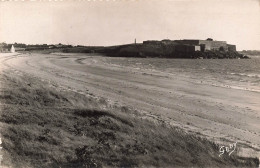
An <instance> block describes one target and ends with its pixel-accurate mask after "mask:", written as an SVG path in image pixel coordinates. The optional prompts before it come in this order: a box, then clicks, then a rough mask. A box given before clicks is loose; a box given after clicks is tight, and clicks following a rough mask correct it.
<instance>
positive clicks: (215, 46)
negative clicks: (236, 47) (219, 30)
mask: <svg viewBox="0 0 260 168" xmlns="http://www.w3.org/2000/svg"><path fill="white" fill-rule="evenodd" d="M176 42H178V43H180V44H187V45H197V46H198V45H199V46H201V51H207V50H209V51H212V50H213V51H216V50H217V51H218V50H223V51H228V46H227V42H226V41H214V40H213V39H211V38H208V39H207V40H187V39H184V40H176Z"/></svg>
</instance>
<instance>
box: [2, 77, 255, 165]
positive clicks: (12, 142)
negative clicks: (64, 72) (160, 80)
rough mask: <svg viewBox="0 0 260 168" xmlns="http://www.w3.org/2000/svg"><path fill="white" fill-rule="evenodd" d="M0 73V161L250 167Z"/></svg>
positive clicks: (135, 116)
mask: <svg viewBox="0 0 260 168" xmlns="http://www.w3.org/2000/svg"><path fill="white" fill-rule="evenodd" d="M11 75H12V73H10V74H9V75H8V76H6V75H3V76H2V78H1V81H3V83H2V85H1V87H2V90H1V92H0V101H1V103H2V104H3V105H2V111H1V116H0V121H1V123H2V129H1V136H2V137H1V138H2V141H3V144H2V146H3V151H6V154H4V159H3V162H4V163H3V164H4V165H7V166H8V165H9V166H12V167H107V166H109V167H150V166H154V167H191V166H193V167H256V166H257V165H258V159H253V158H241V157H238V156H237V155H236V153H233V154H232V155H231V156H230V157H229V156H228V155H223V157H219V156H218V154H219V152H218V150H219V146H218V145H216V144H215V143H213V142H210V141H208V140H206V139H203V138H201V137H197V136H195V135H191V134H187V133H185V132H183V131H182V130H181V129H178V128H172V127H170V126H167V125H165V124H160V123H159V124H158V123H157V122H153V121H152V120H147V119H142V118H141V117H142V116H141V114H139V113H138V111H135V110H134V109H131V108H130V107H118V106H114V105H109V104H108V103H107V101H106V100H105V99H97V98H92V97H89V96H85V95H81V94H78V93H75V92H70V91H58V90H56V89H54V88H52V87H49V86H48V84H47V83H44V82H41V81H39V80H37V79H35V78H29V77H26V76H23V77H18V76H17V77H10V76H11Z"/></svg>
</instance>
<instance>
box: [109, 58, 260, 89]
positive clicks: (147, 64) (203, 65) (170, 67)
mask: <svg viewBox="0 0 260 168" xmlns="http://www.w3.org/2000/svg"><path fill="white" fill-rule="evenodd" d="M110 61H111V63H112V64H119V65H123V66H131V67H134V68H137V69H139V68H140V69H148V70H157V71H163V72H167V73H170V74H172V75H179V76H183V77H188V78H189V79H191V80H194V81H195V82H203V83H207V84H210V85H216V86H221V87H231V88H234V89H244V90H250V91H257V92H260V56H254V57H251V59H163V58H149V59H147V58H120V59H118V58H114V59H113V58H112V59H111V60H110Z"/></svg>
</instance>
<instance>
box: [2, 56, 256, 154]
mask: <svg viewBox="0 0 260 168" xmlns="http://www.w3.org/2000/svg"><path fill="white" fill-rule="evenodd" d="M111 59H112V58H108V57H102V56H96V55H93V56H92V55H87V56H86V55H80V54H68V55H67V54H52V55H44V54H42V55H41V54H19V55H15V56H9V55H5V56H1V68H2V70H4V71H5V72H9V73H13V74H12V75H23V74H29V75H32V76H35V77H37V78H38V79H39V80H42V81H47V82H48V83H49V85H50V87H54V88H56V89H60V90H64V89H65V90H66V89H69V90H72V91H75V92H78V93H81V94H84V95H90V96H93V97H102V98H105V99H106V100H107V101H109V102H110V103H111V104H118V105H124V106H130V107H133V108H137V110H139V111H141V112H142V113H143V114H144V115H143V117H144V118H150V119H153V120H160V121H164V122H165V123H166V124H171V125H175V126H178V127H181V128H184V129H185V130H187V132H191V133H195V134H198V135H203V136H206V137H208V138H210V139H212V140H214V141H215V142H219V143H222V144H225V143H227V142H228V141H231V142H238V144H239V145H238V146H239V147H240V148H243V150H242V149H241V151H240V154H241V155H246V156H248V155H249V156H253V157H255V156H258V157H259V153H258V152H257V151H259V149H260V132H259V130H260V125H259V118H260V113H259V111H260V103H259V97H260V93H259V92H254V91H246V90H239V89H232V88H225V87H218V86H213V85H209V84H205V83H203V82H201V83H199V82H196V81H194V80H192V79H190V78H187V77H185V76H182V75H178V74H169V73H167V72H163V71H156V70H152V69H140V68H133V67H132V66H131V65H129V66H122V65H120V64H111V62H110V60H111ZM113 59H114V58H113ZM251 148H254V150H253V149H251Z"/></svg>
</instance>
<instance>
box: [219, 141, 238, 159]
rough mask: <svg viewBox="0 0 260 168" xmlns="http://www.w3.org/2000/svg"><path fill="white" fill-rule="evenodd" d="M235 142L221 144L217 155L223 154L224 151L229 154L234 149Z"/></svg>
mask: <svg viewBox="0 0 260 168" xmlns="http://www.w3.org/2000/svg"><path fill="white" fill-rule="evenodd" d="M236 146H237V142H235V143H232V144H229V146H221V147H220V148H219V152H220V154H219V157H220V156H221V155H223V154H224V153H225V152H226V153H227V154H228V155H229V156H230V155H231V154H232V153H233V152H234V151H235V150H236Z"/></svg>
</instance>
